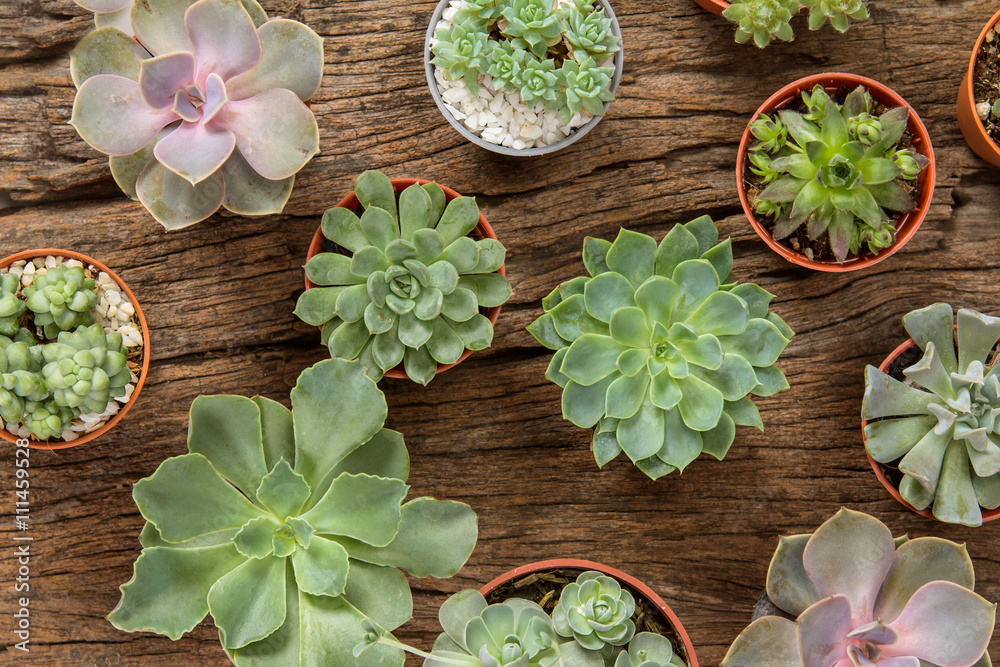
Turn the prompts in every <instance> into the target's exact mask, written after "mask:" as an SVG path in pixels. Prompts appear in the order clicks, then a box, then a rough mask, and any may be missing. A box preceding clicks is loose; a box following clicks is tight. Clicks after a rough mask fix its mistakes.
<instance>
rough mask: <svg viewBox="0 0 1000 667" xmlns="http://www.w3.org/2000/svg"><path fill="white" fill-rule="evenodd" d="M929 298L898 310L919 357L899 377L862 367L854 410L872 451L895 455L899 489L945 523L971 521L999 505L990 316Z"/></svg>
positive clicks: (999, 329) (889, 458) (999, 428)
mask: <svg viewBox="0 0 1000 667" xmlns="http://www.w3.org/2000/svg"><path fill="white" fill-rule="evenodd" d="M955 320H956V318H955V315H954V313H953V311H952V308H951V306H949V305H948V304H946V303H936V304H934V305H932V306H928V307H926V308H922V309H920V310H915V311H913V312H911V313H908V314H907V315H906V316H904V317H903V326H904V327H905V328H906V331H907V333H909V334H910V336H911V338H912V339H913V341H914V342H915V343H916V345H917V347H918V348H919V349H920V350H922V351H923V356H922V357H921V358H920V360H919V361H918V362H917V363H915V364H913V365H912V366H910V367H908V368H906V369H905V370H903V375H904V376H905V377H906V379H907V382H906V383H904V382H900V381H899V380H897V379H895V378H893V377H892V376H890V375H888V374H886V373H883V372H882V371H880V370H878V369H877V368H875V367H874V366H868V367H867V368H866V369H865V396H864V401H863V403H862V406H861V416H862V417H863V418H864V419H868V420H878V421H872V422H870V423H869V424H868V425H867V426H866V427H865V447H866V448H867V450H868V453H869V454H870V455H871V457H872V458H873V459H875V460H876V461H878V462H879V463H883V464H890V463H894V462H896V463H895V465H896V467H897V468H898V469H899V471H900V472H902V473H903V475H904V476H903V480H902V482H901V483H900V485H899V492H900V495H901V496H902V497H903V499H904V500H906V502H908V503H910V504H911V505H913V506H914V507H916V508H917V509H925V508H928V507H932V511H933V514H934V516H935V517H936V518H937V519H938V520H940V521H945V522H948V523H959V524H964V525H966V526H979V525H981V524H982V522H983V517H982V511H981V508H986V509H996V508H997V507H1000V474H998V473H1000V446H998V444H1000V419H998V417H1000V365H996V363H995V362H996V358H995V354H994V352H993V348H994V347H995V346H996V344H997V341H998V340H1000V318H995V317H989V316H987V315H983V314H982V313H979V312H976V311H974V310H968V309H964V308H963V309H961V310H959V311H958V317H957V322H958V324H957V328H956V327H955Z"/></svg>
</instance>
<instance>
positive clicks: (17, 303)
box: [0, 273, 28, 336]
mask: <svg viewBox="0 0 1000 667" xmlns="http://www.w3.org/2000/svg"><path fill="white" fill-rule="evenodd" d="M20 286H21V281H20V279H19V278H18V277H17V276H16V275H14V274H13V273H5V274H3V275H0V336H13V335H15V334H16V333H17V331H18V329H20V328H21V325H20V322H21V316H22V315H24V311H26V310H27V309H28V306H27V305H26V304H25V303H24V301H22V300H21V298H20V297H19V296H18V294H17V290H18V288H20Z"/></svg>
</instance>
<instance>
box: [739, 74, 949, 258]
mask: <svg viewBox="0 0 1000 667" xmlns="http://www.w3.org/2000/svg"><path fill="white" fill-rule="evenodd" d="M816 84H820V85H821V86H823V88H825V89H826V91H827V92H829V93H835V92H836V91H837V90H838V89H839V88H840V87H841V86H849V87H851V88H855V87H857V86H859V85H863V86H864V87H865V88H866V89H867V90H868V92H869V93H870V94H871V96H872V98H874V99H875V100H877V101H878V102H880V103H882V104H883V105H885V106H886V107H889V108H894V107H901V106H905V107H909V108H910V119H909V122H908V124H907V129H908V130H909V131H910V134H911V135H913V150H914V151H916V152H917V153H920V154H921V155H923V156H925V157H926V158H927V159H929V160H930V164H929V165H927V167H926V168H925V169H924V170H923V171H922V172H921V173H920V180H919V182H920V186H921V190H920V197H919V198H918V200H917V208H915V209H914V210H912V211H910V212H909V213H907V214H906V215H904V216H903V217H902V218H900V220H899V223H898V224H897V230H896V240H895V241H894V242H893V244H892V245H890V246H889V247H888V248H886V249H884V250H883V251H882V252H880V253H879V254H878V255H874V256H872V255H862V256H858V257H848V258H847V260H846V261H845V262H844V263H843V264H838V263H837V262H835V261H831V262H817V261H813V260H811V259H809V258H807V257H806V256H805V255H803V254H802V253H799V252H795V251H794V250H792V249H791V248H788V247H786V246H785V245H783V244H782V243H780V242H778V241H775V240H774V238H773V237H772V236H771V234H770V233H769V232H768V231H767V230H766V229H765V228H764V226H763V225H762V224H761V223H760V222H758V221H757V219H756V218H755V217H754V211H753V208H752V207H751V205H750V201H749V200H748V199H747V193H746V190H745V189H744V187H743V177H744V175H745V174H746V171H747V168H748V164H749V160H747V150H748V149H749V147H750V142H751V141H752V139H753V136H752V135H751V134H750V124H749V123H748V124H747V128H746V129H745V130H744V131H743V139H742V141H740V149H739V154H738V155H737V157H736V188H737V190H738V191H739V194H740V203H741V204H742V205H743V212H744V213H745V214H746V216H747V219H748V220H750V224H751V225H752V226H753V229H754V231H755V232H757V236H759V237H760V238H761V239H762V240H763V241H764V243H766V244H767V245H768V247H770V248H771V250H773V251H774V252H776V253H778V254H779V255H781V256H782V257H784V258H785V259H786V260H788V261H789V262H791V263H793V264H798V265H799V266H804V267H806V268H809V269H813V270H816V271H828V272H831V273H842V272H845V271H856V270H858V269H864V268H867V267H869V266H872V265H874V264H878V263H879V262H881V261H883V260H885V259H887V258H888V257H889V256H890V255H892V254H893V253H895V252H896V251H897V250H899V249H900V248H902V247H903V246H904V245H906V242H907V241H909V240H910V238H911V237H912V236H913V235H914V234H915V233H916V231H917V228H918V227H920V223H922V222H923V221H924V217H926V215H927V211H928V210H929V209H930V206H931V200H932V199H933V198H934V183H935V181H936V178H937V169H936V165H935V164H934V148H933V147H932V146H931V138H930V135H929V134H928V133H927V128H926V127H925V126H924V124H923V121H921V120H920V116H918V115H917V112H916V110H914V109H913V107H910V105H909V104H907V103H906V100H904V99H903V98H902V97H900V96H899V95H897V94H896V93H895V92H894V91H893V90H892V89H891V88H888V87H887V86H884V85H883V84H881V83H879V82H878V81H875V80H873V79H869V78H867V77H863V76H857V75H855V74H843V73H839V72H837V73H827V74H814V75H813V76H807V77H805V78H803V79H799V80H798V81H795V82H794V83H790V84H788V85H787V86H785V87H784V88H782V89H781V90H779V91H778V92H776V93H775V94H774V95H772V96H771V97H769V98H768V99H767V101H766V102H764V104H762V105H761V106H760V108H759V109H757V112H756V113H755V114H754V115H753V118H751V119H750V122H751V123H752V122H753V121H755V120H757V118H758V117H759V116H760V115H761V114H770V113H772V112H773V111H775V110H777V109H781V108H783V107H786V106H788V105H789V104H791V103H792V102H794V101H795V100H796V99H798V97H799V94H800V93H801V92H802V91H808V90H812V89H813V87H814V86H816Z"/></svg>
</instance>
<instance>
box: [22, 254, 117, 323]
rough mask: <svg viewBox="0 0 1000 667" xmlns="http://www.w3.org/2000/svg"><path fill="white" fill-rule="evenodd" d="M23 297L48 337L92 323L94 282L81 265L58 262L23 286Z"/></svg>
mask: <svg viewBox="0 0 1000 667" xmlns="http://www.w3.org/2000/svg"><path fill="white" fill-rule="evenodd" d="M8 275H9V274H8ZM24 297H25V303H26V304H27V308H28V310H30V311H31V312H32V313H34V314H35V325H36V326H39V327H42V329H43V331H44V332H45V337H46V338H48V339H51V340H54V339H55V338H56V337H57V336H58V335H59V332H60V331H72V330H73V329H76V328H77V327H80V326H85V327H86V326H90V325H91V324H93V323H94V315H93V313H92V312H91V309H92V308H93V307H94V303H96V302H97V299H98V296H97V282H96V281H95V280H94V279H93V278H88V277H87V275H86V273H85V272H84V270H83V268H82V267H79V266H72V267H71V266H66V265H65V264H60V265H59V266H56V267H53V268H50V269H49V270H48V271H47V272H46V273H40V274H36V275H35V277H34V280H33V281H32V283H31V284H30V285H28V286H27V287H25V288H24Z"/></svg>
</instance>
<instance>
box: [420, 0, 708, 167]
mask: <svg viewBox="0 0 1000 667" xmlns="http://www.w3.org/2000/svg"><path fill="white" fill-rule="evenodd" d="M597 1H598V4H599V5H600V8H601V9H603V10H604V15H605V16H607V17H608V18H610V19H611V34H613V35H614V36H616V37H619V38H620V37H621V36H622V30H621V26H619V25H618V17H616V16H615V12H614V10H613V9H612V8H611V3H610V2H609V1H608V0H597ZM450 2H451V0H440V2H438V5H437V7H436V8H435V10H434V13H433V14H432V15H431V22H430V24H429V25H428V26H427V34H426V35H425V36H424V75H425V76H426V78H427V87H428V88H429V89H430V91H431V97H432V98H433V99H434V104H436V105H437V108H438V111H440V112H441V115H442V116H443V117H444V119H445V120H446V121H448V124H449V125H451V126H452V127H453V128H455V130H456V131H458V133H459V134H461V135H462V136H463V137H465V138H466V139H468V140H469V141H471V142H472V143H474V144H475V145H477V146H479V147H480V148H484V149H486V150H488V151H490V152H493V153H499V154H500V155H508V156H511V157H537V156H540V155H549V154H551V153H555V152H556V151H560V150H562V149H564V148H566V147H567V146H569V145H570V144H572V143H575V142H577V141H579V140H580V139H582V138H583V136H584V135H585V134H587V133H588V132H590V131H591V130H592V129H594V127H596V126H597V124H598V123H600V122H601V120H602V119H603V118H604V116H594V117H593V118H591V119H590V120H589V121H587V122H586V123H584V124H583V125H581V126H580V127H578V128H576V131H575V132H573V133H572V134H571V135H569V136H568V137H566V138H565V139H562V140H561V141H557V142H556V143H554V144H549V145H548V146H538V147H536V148H522V149H520V150H518V149H516V148H510V147H509V146H503V145H501V144H495V143H493V142H491V141H486V140H485V139H483V138H482V137H481V136H479V135H478V134H475V133H473V132H472V131H471V130H469V128H467V127H466V126H465V124H464V123H462V121H460V120H458V119H457V118H455V117H454V116H453V115H452V114H451V112H450V111H448V109H447V108H446V107H445V101H444V98H442V97H441V92H440V91H439V90H438V87H437V81H435V79H434V70H435V66H434V65H432V64H431V60H432V59H433V58H434V54H433V53H431V47H430V43H431V39H433V38H434V32H435V31H436V30H437V24H438V21H440V20H441V17H442V15H443V14H444V11H445V10H446V9H448V7H449V5H450ZM720 11H721V10H720ZM618 46H619V47H622V44H621V43H619V45H618ZM612 62H613V64H614V69H615V71H614V74H612V75H611V92H612V93H613V94H615V93H617V92H618V85H619V84H620V83H621V80H622V70H623V68H624V67H625V55H624V48H623V47H622V48H619V50H618V51H617V52H616V53H615V55H614V57H613V59H612ZM612 103H613V101H612V102H605V103H604V113H605V114H606V113H607V111H608V107H609V106H611V104H612Z"/></svg>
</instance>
